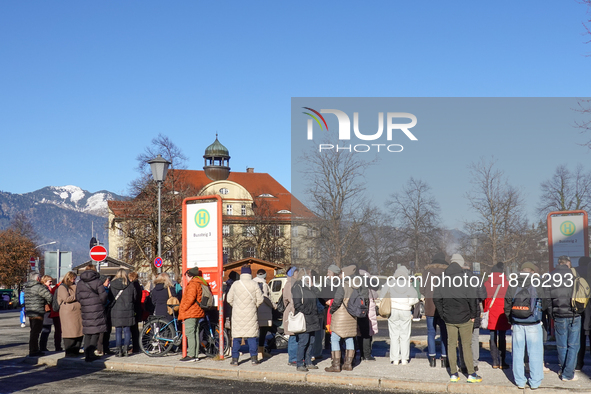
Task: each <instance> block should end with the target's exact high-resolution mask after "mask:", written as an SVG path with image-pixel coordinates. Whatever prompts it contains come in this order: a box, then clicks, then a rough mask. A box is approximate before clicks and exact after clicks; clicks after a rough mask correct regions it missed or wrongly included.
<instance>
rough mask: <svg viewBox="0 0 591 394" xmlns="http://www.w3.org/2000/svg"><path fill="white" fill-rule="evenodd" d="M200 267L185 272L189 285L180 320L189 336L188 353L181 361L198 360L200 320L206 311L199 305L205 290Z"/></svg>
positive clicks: (180, 311) (184, 295)
mask: <svg viewBox="0 0 591 394" xmlns="http://www.w3.org/2000/svg"><path fill="white" fill-rule="evenodd" d="M199 274H200V272H199V268H197V267H195V268H191V269H190V270H188V271H187V272H185V276H186V277H187V282H188V283H187V285H186V287H185V288H184V289H183V297H182V298H181V304H180V306H179V320H181V321H182V322H183V323H184V325H185V336H186V337H187V355H186V356H185V357H183V358H181V360H180V361H189V362H191V361H197V360H198V359H197V354H198V352H199V320H200V319H201V318H203V317H205V312H203V309H201V307H200V306H199V303H200V302H201V298H202V297H203V291H202V290H201V285H202V284H203V281H202V280H201V279H200V278H199Z"/></svg>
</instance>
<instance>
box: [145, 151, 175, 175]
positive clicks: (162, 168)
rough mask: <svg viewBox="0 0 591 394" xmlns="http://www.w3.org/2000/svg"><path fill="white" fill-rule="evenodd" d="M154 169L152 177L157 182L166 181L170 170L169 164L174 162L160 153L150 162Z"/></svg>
mask: <svg viewBox="0 0 591 394" xmlns="http://www.w3.org/2000/svg"><path fill="white" fill-rule="evenodd" d="M148 164H149V165H150V168H151V169H152V177H153V178H154V180H155V181H156V182H164V180H165V179H166V173H167V172H168V166H169V165H170V164H172V163H171V162H169V161H168V160H166V159H165V158H163V157H162V156H160V155H158V156H156V157H155V158H153V159H152V160H150V161H149V162H148Z"/></svg>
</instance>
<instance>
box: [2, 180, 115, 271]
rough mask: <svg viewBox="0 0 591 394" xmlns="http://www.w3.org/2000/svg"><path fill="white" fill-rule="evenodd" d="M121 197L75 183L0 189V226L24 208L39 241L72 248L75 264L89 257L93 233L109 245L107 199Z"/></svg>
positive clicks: (60, 247) (3, 227)
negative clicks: (33, 188)
mask: <svg viewBox="0 0 591 394" xmlns="http://www.w3.org/2000/svg"><path fill="white" fill-rule="evenodd" d="M122 199H125V197H122V196H119V195H117V194H115V193H112V192H109V191H106V190H100V191H98V192H96V193H90V192H88V191H86V190H83V189H81V188H79V187H77V186H48V187H44V188H43V189H39V190H36V191H34V192H30V193H23V194H13V193H8V192H3V191H0V230H3V229H5V228H6V227H8V225H9V224H10V221H11V220H12V218H13V217H14V216H15V215H16V214H17V213H19V212H24V213H25V214H26V215H27V217H28V218H29V220H30V221H31V224H32V225H33V228H34V230H35V231H36V232H37V234H38V235H39V239H38V240H37V241H38V243H39V244H42V243H47V242H53V241H57V244H56V245H54V246H51V247H50V248H51V249H49V250H55V249H60V250H67V251H71V252H72V253H73V258H74V265H78V264H80V263H83V262H84V261H87V260H88V259H89V257H88V247H89V242H90V239H91V238H92V236H93V235H95V236H96V237H97V238H98V239H99V241H100V242H102V243H104V244H105V246H108V239H107V201H108V200H122ZM93 230H94V233H93Z"/></svg>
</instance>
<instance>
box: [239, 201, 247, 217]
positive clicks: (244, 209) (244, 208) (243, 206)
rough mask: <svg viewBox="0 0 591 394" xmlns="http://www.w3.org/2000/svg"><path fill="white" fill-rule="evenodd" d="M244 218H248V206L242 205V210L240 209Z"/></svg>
mask: <svg viewBox="0 0 591 394" xmlns="http://www.w3.org/2000/svg"><path fill="white" fill-rule="evenodd" d="M240 212H241V214H242V216H246V204H242V208H241V209H240Z"/></svg>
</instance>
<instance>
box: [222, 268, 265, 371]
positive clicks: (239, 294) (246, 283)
mask: <svg viewBox="0 0 591 394" xmlns="http://www.w3.org/2000/svg"><path fill="white" fill-rule="evenodd" d="M226 300H227V301H228V303H229V304H230V305H231V306H232V324H231V327H232V362H231V363H230V365H232V366H238V357H239V355H240V352H239V350H240V345H241V343H242V339H243V338H244V340H245V342H247V343H248V350H249V352H250V361H251V363H252V364H253V365H258V364H259V360H258V357H257V356H258V338H259V333H260V330H259V320H258V307H259V306H260V305H261V304H262V303H263V292H262V291H261V289H260V288H259V285H258V284H257V283H256V282H255V281H254V280H253V279H252V271H251V269H250V266H248V265H244V266H242V268H241V270H240V280H239V281H236V283H234V284H233V285H232V287H231V288H230V291H228V295H227V297H226Z"/></svg>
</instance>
